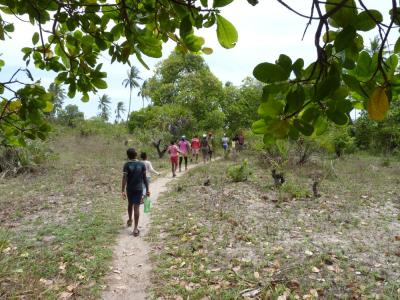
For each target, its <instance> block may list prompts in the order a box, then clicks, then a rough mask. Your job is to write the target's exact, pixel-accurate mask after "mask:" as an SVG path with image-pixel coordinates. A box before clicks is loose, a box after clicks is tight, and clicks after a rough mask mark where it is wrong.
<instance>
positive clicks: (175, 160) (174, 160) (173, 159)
mask: <svg viewBox="0 0 400 300" xmlns="http://www.w3.org/2000/svg"><path fill="white" fill-rule="evenodd" d="M170 159H171V163H173V164H177V163H178V156H171V157H170Z"/></svg>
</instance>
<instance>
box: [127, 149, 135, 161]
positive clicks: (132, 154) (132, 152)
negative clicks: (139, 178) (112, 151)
mask: <svg viewBox="0 0 400 300" xmlns="http://www.w3.org/2000/svg"><path fill="white" fill-rule="evenodd" d="M126 155H127V156H128V158H129V159H135V158H136V157H137V152H136V150H135V149H134V148H129V149H128V150H126Z"/></svg>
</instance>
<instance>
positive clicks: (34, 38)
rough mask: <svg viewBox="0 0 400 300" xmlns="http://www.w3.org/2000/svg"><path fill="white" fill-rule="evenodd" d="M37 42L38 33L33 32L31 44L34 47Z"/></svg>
mask: <svg viewBox="0 0 400 300" xmlns="http://www.w3.org/2000/svg"><path fill="white" fill-rule="evenodd" d="M38 42H39V33H37V32H35V33H34V34H33V36H32V43H33V44H34V45H36V44H37V43H38Z"/></svg>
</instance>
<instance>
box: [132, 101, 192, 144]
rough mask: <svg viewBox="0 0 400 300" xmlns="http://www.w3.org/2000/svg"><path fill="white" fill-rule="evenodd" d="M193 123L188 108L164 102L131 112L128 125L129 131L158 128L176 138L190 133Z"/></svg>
mask: <svg viewBox="0 0 400 300" xmlns="http://www.w3.org/2000/svg"><path fill="white" fill-rule="evenodd" d="M195 124H196V122H195V118H194V117H193V113H192V112H191V111H190V110H189V109H187V108H185V107H184V106H182V105H178V104H166V105H163V106H149V107H146V108H144V109H141V110H139V111H134V112H132V113H131V115H130V117H129V122H128V127H129V131H130V132H131V133H132V132H134V131H137V130H138V129H142V130H143V129H149V130H154V128H158V129H159V130H161V131H165V132H169V133H170V134H172V135H173V136H174V137H175V138H178V137H179V136H181V135H183V134H186V135H192V133H193V130H194V129H195V128H194V126H195Z"/></svg>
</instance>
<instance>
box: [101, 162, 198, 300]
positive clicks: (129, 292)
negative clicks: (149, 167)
mask: <svg viewBox="0 0 400 300" xmlns="http://www.w3.org/2000/svg"><path fill="white" fill-rule="evenodd" d="M199 165H201V164H200V163H199V164H198V165H197V166H199ZM195 166H196V165H192V166H190V167H189V168H192V167H195ZM167 174H168V175H166V176H167V177H165V176H164V177H159V178H158V179H156V180H154V181H153V182H152V183H151V184H150V192H151V201H152V205H154V204H155V202H156V201H157V199H158V197H159V195H160V194H161V193H163V192H165V191H166V190H167V184H168V183H169V182H170V181H172V180H174V179H173V178H172V177H171V173H170V172H168V173H167ZM183 174H185V172H182V173H179V172H178V173H177V176H178V177H180V176H182V175H183ZM122 217H123V219H124V222H126V220H127V213H126V212H124V214H123V216H122ZM132 228H133V227H130V228H128V227H125V228H123V229H121V232H120V233H119V235H118V237H117V244H116V246H115V247H114V248H113V257H114V258H113V263H112V269H111V271H110V272H109V274H108V275H107V276H106V282H107V287H106V289H105V290H104V292H103V294H102V298H103V299H118V300H121V299H131V300H132V299H134V300H142V299H146V297H147V292H146V290H147V288H148V287H149V285H150V272H151V263H150V260H149V253H150V251H151V248H150V245H149V243H148V242H147V241H145V237H146V235H147V234H148V231H149V229H150V215H149V214H144V213H143V206H141V207H140V219H139V230H140V236H139V237H133V235H132V230H133V229H132Z"/></svg>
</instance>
